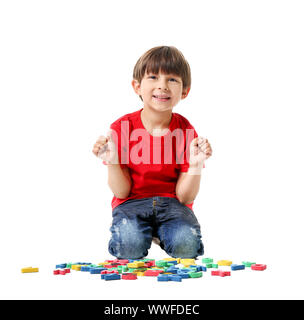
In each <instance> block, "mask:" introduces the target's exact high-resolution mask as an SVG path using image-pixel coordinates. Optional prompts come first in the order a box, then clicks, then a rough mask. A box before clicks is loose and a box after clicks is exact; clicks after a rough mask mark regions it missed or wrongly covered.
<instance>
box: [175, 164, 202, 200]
mask: <svg viewBox="0 0 304 320" xmlns="http://www.w3.org/2000/svg"><path fill="white" fill-rule="evenodd" d="M191 172H192V173H193V169H192V168H191V167H189V170H188V172H181V173H180V175H179V177H178V180H177V184H176V190H175V191H176V196H177V198H178V200H179V202H181V203H182V204H189V203H192V202H193V201H194V199H195V198H196V196H197V194H198V191H199V188H200V182H201V169H199V168H195V173H196V174H191Z"/></svg>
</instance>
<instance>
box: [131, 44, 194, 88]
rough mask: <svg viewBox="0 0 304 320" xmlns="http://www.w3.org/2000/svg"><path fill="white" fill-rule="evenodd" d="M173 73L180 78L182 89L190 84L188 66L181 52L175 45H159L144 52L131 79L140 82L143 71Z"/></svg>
mask: <svg viewBox="0 0 304 320" xmlns="http://www.w3.org/2000/svg"><path fill="white" fill-rule="evenodd" d="M159 71H162V72H163V73H166V74H169V73H172V74H175V75H177V76H179V77H181V78H182V81H183V89H187V88H190V86H191V71H190V66H189V63H188V62H187V60H186V59H185V57H184V56H183V54H182V53H181V52H180V51H179V50H178V49H176V48H175V47H172V46H170V47H168V46H159V47H154V48H152V49H150V50H148V51H147V52H146V53H144V54H143V55H142V56H141V57H140V58H139V59H138V61H137V62H136V64H135V67H134V70H133V79H135V80H137V81H138V82H139V83H141V80H142V79H143V77H144V75H145V73H146V72H147V73H150V72H151V73H155V74H158V73H159Z"/></svg>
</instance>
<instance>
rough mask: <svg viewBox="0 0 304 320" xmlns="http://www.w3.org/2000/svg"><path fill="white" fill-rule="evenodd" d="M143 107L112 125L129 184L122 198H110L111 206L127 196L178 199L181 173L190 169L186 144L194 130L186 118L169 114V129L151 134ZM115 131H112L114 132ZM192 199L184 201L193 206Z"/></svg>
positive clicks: (193, 134) (195, 134)
mask: <svg viewBox="0 0 304 320" xmlns="http://www.w3.org/2000/svg"><path fill="white" fill-rule="evenodd" d="M141 111H142V109H140V110H138V111H135V112H133V113H129V114H126V115H124V116H122V117H120V118H119V119H117V120H116V121H115V122H113V123H112V124H111V127H110V128H111V129H112V138H113V141H114V142H115V144H116V146H117V151H118V155H119V161H120V165H121V167H122V168H124V167H128V169H129V173H130V177H131V180H132V186H131V191H130V194H129V196H128V197H127V198H125V199H120V198H116V197H115V196H114V197H113V199H112V209H114V208H115V207H117V206H118V205H120V204H121V203H123V202H125V201H127V200H130V199H142V198H150V197H155V196H160V197H171V198H177V196H176V192H175V188H176V183H177V179H178V176H179V173H180V172H187V171H188V168H189V162H188V159H189V145H190V143H191V141H192V140H193V138H195V137H197V133H196V131H195V129H194V128H193V126H192V125H191V124H190V123H189V121H188V120H187V119H186V118H184V117H183V116H181V115H180V114H178V113H172V118H171V122H170V125H169V130H168V132H167V133H166V134H165V135H163V136H160V137H157V136H152V135H150V134H149V133H148V131H147V130H146V129H145V128H144V126H143V124H142V121H141V117H140V114H141ZM113 131H114V132H113ZM192 205H193V202H192V203H191V204H187V206H188V207H189V208H190V209H192Z"/></svg>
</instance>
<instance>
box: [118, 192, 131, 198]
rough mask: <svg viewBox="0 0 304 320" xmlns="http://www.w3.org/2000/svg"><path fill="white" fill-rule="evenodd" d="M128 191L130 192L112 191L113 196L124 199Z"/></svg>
mask: <svg viewBox="0 0 304 320" xmlns="http://www.w3.org/2000/svg"><path fill="white" fill-rule="evenodd" d="M129 193H130V192H128V193H127V192H116V193H114V196H115V197H116V198H119V199H126V198H128V195H129Z"/></svg>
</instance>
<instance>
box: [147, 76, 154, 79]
mask: <svg viewBox="0 0 304 320" xmlns="http://www.w3.org/2000/svg"><path fill="white" fill-rule="evenodd" d="M148 78H149V79H156V76H149V77H148Z"/></svg>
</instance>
